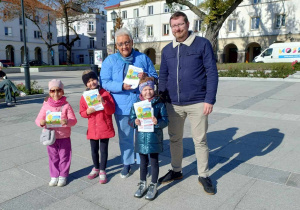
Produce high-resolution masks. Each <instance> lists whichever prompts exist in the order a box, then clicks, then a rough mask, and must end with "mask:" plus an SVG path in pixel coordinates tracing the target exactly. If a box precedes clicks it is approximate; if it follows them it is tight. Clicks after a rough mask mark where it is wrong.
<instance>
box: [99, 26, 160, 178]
mask: <svg viewBox="0 0 300 210" xmlns="http://www.w3.org/2000/svg"><path fill="white" fill-rule="evenodd" d="M115 39H116V46H117V49H118V52H117V53H115V54H112V55H110V56H108V57H107V58H106V59H105V60H104V62H103V64H102V68H101V72H100V81H101V84H102V87H103V88H104V89H106V90H107V91H109V92H110V93H111V95H112V96H113V98H114V100H115V102H116V112H115V114H114V116H115V120H116V123H117V126H118V134H119V144H120V150H121V157H122V163H123V164H124V167H123V169H122V171H121V177H122V178H126V177H128V176H129V174H130V173H129V172H130V165H132V164H134V163H135V154H134V140H133V133H134V130H133V128H132V127H130V126H129V125H128V120H129V113H130V109H131V107H132V105H133V103H135V102H136V101H137V98H138V95H139V93H140V92H139V89H138V88H135V89H131V85H128V84H125V83H123V80H124V78H125V76H126V74H127V71H128V66H129V65H133V66H136V67H139V68H142V69H143V73H139V75H138V77H139V78H144V77H145V76H149V77H153V78H155V79H157V73H156V70H155V68H154V66H153V63H152V61H151V60H150V58H149V57H147V56H146V55H145V54H143V53H140V52H138V51H135V50H134V49H133V48H132V47H133V40H132V36H131V34H130V32H129V31H128V30H127V29H126V28H121V29H119V30H118V31H116V34H115ZM136 158H137V163H138V164H139V162H140V161H139V157H138V156H137V157H136Z"/></svg>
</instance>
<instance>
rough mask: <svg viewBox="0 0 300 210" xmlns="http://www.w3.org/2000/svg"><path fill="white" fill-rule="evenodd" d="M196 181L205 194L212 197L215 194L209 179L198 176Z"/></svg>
mask: <svg viewBox="0 0 300 210" xmlns="http://www.w3.org/2000/svg"><path fill="white" fill-rule="evenodd" d="M198 181H199V183H200V184H201V185H202V186H203V188H204V191H205V192H206V193H207V194H210V195H214V194H215V188H214V187H213V185H212V183H211V180H210V178H209V177H206V178H204V177H201V176H199V177H198Z"/></svg>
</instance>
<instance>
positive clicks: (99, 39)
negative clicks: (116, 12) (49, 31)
mask: <svg viewBox="0 0 300 210" xmlns="http://www.w3.org/2000/svg"><path fill="white" fill-rule="evenodd" d="M106 21H107V19H106V14H105V13H104V11H101V12H99V10H98V9H94V10H93V9H90V10H89V12H88V13H87V14H85V15H82V16H81V18H78V21H75V22H73V23H72V27H73V29H74V30H75V31H76V33H77V34H78V35H79V38H80V39H79V40H77V41H76V42H75V43H74V45H73V47H72V52H71V60H72V62H73V63H74V64H93V63H94V50H102V52H103V57H104V58H105V57H106V56H107V48H106ZM56 24H57V33H58V41H65V37H66V33H65V24H63V23H61V22H60V21H56ZM74 37H75V33H74V32H73V31H72V30H70V41H71V40H72V39H73V38H74ZM66 60H67V51H66V48H65V47H64V46H59V63H60V64H64V63H65V62H66Z"/></svg>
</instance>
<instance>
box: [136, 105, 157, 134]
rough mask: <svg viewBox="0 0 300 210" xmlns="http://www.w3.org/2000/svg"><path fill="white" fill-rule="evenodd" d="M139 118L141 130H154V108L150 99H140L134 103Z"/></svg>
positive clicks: (139, 128)
mask: <svg viewBox="0 0 300 210" xmlns="http://www.w3.org/2000/svg"><path fill="white" fill-rule="evenodd" d="M133 106H134V110H135V114H136V117H137V119H139V120H140V121H141V125H139V126H138V131H140V132H154V124H153V121H152V116H153V108H152V106H151V102H149V101H148V100H145V101H140V102H137V103H134V104H133Z"/></svg>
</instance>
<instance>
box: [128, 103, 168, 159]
mask: <svg viewBox="0 0 300 210" xmlns="http://www.w3.org/2000/svg"><path fill="white" fill-rule="evenodd" d="M138 101H140V100H138ZM151 105H152V108H153V111H154V116H155V117H156V119H157V124H156V125H154V132H138V131H136V132H135V134H136V136H135V147H134V150H135V152H137V153H142V154H150V153H161V152H163V139H164V137H163V128H165V127H167V126H168V123H169V121H168V113H167V109H166V105H165V104H164V103H162V101H161V99H160V98H158V97H155V98H153V99H152V100H151ZM135 119H136V113H135V111H134V107H133V106H132V108H131V111H130V120H129V122H128V123H129V125H130V126H132V127H134V128H137V125H136V124H135Z"/></svg>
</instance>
